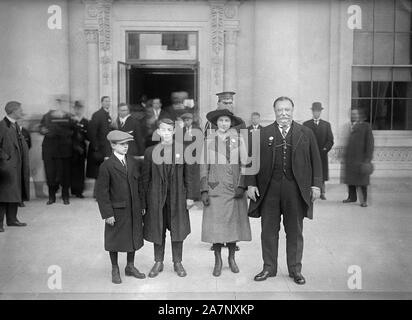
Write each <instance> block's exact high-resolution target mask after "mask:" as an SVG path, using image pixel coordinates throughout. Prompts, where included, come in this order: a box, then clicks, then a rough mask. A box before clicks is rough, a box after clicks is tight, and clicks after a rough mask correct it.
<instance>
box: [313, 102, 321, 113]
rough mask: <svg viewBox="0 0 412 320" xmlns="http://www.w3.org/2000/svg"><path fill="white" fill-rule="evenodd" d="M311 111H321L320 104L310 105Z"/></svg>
mask: <svg viewBox="0 0 412 320" xmlns="http://www.w3.org/2000/svg"><path fill="white" fill-rule="evenodd" d="M312 110H317V111H320V110H323V108H322V104H321V103H320V102H314V103H312Z"/></svg>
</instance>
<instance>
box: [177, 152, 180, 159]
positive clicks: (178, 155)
mask: <svg viewBox="0 0 412 320" xmlns="http://www.w3.org/2000/svg"><path fill="white" fill-rule="evenodd" d="M179 159H180V153H176V161H177V160H179Z"/></svg>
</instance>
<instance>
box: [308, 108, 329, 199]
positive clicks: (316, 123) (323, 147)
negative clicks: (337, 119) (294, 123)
mask: <svg viewBox="0 0 412 320" xmlns="http://www.w3.org/2000/svg"><path fill="white" fill-rule="evenodd" d="M322 110H323V107H322V104H321V103H320V102H314V103H312V114H313V119H311V120H308V121H305V122H304V123H303V125H304V126H306V127H308V128H310V129H312V131H313V133H314V134H315V137H316V141H317V142H318V148H319V154H320V159H321V160H322V175H323V180H322V188H321V191H320V192H321V193H320V198H321V199H322V200H326V196H325V191H326V190H325V181H328V180H329V164H328V152H329V151H330V149H332V146H333V134H332V129H331V126H330V123H329V122H327V121H325V120H322V119H321V118H320V114H321V113H322Z"/></svg>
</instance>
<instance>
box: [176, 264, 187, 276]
mask: <svg viewBox="0 0 412 320" xmlns="http://www.w3.org/2000/svg"><path fill="white" fill-rule="evenodd" d="M173 269H174V270H175V272H176V273H177V275H178V276H179V277H186V275H187V273H186V270H185V268H183V265H182V263H181V262H175V263H174V264H173Z"/></svg>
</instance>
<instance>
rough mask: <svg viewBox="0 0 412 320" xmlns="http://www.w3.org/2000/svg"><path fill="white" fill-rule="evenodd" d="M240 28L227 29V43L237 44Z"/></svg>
mask: <svg viewBox="0 0 412 320" xmlns="http://www.w3.org/2000/svg"><path fill="white" fill-rule="evenodd" d="M238 32H239V30H238V29H227V30H225V44H236V41H237V34H238Z"/></svg>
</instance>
